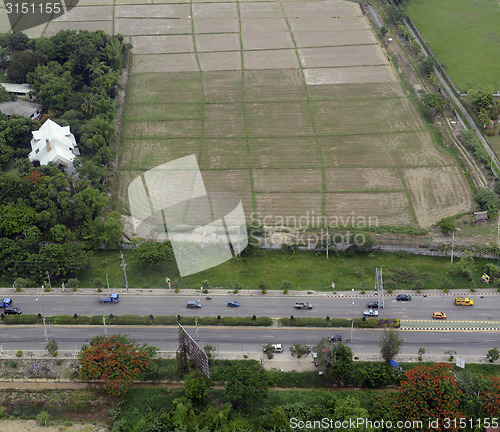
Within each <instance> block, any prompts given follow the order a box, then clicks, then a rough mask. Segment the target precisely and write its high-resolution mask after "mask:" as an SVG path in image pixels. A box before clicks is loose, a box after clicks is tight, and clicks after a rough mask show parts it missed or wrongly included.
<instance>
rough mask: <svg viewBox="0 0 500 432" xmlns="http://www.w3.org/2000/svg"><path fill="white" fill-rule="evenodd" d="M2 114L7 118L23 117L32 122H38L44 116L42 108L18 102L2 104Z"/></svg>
mask: <svg viewBox="0 0 500 432" xmlns="http://www.w3.org/2000/svg"><path fill="white" fill-rule="evenodd" d="M0 112H2V113H4V114H5V115H6V116H8V117H10V116H11V115H21V116H24V117H29V118H30V119H31V120H38V119H39V118H40V117H41V116H42V106H41V105H39V104H36V103H34V102H28V101H24V100H16V101H14V102H1V103H0Z"/></svg>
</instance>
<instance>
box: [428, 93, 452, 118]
mask: <svg viewBox="0 0 500 432" xmlns="http://www.w3.org/2000/svg"><path fill="white" fill-rule="evenodd" d="M422 106H423V107H424V109H425V110H426V111H428V112H430V113H433V112H434V113H436V114H442V113H443V112H444V110H445V109H446V108H447V107H448V101H447V100H446V99H445V98H444V97H443V96H440V95H436V94H434V93H427V94H426V95H424V96H423V97H422Z"/></svg>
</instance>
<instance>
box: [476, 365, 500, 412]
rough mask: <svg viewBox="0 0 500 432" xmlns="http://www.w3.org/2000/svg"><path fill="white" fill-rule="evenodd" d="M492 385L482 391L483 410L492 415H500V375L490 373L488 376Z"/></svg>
mask: <svg viewBox="0 0 500 432" xmlns="http://www.w3.org/2000/svg"><path fill="white" fill-rule="evenodd" d="M488 379H489V380H490V383H491V387H489V388H488V390H486V391H483V392H481V393H480V394H481V402H482V403H483V411H484V412H485V413H486V414H489V415H490V416H491V417H498V416H500V376H497V375H490V376H489V377H488Z"/></svg>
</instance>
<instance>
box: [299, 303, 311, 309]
mask: <svg viewBox="0 0 500 432" xmlns="http://www.w3.org/2000/svg"><path fill="white" fill-rule="evenodd" d="M312 308H313V305H312V304H311V303H304V302H297V303H295V309H312Z"/></svg>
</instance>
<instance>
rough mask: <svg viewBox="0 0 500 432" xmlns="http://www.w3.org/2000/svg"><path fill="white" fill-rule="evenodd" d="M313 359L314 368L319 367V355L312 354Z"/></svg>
mask: <svg viewBox="0 0 500 432" xmlns="http://www.w3.org/2000/svg"><path fill="white" fill-rule="evenodd" d="M312 358H313V363H314V366H316V367H318V366H319V359H318V353H315V352H313V353H312Z"/></svg>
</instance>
